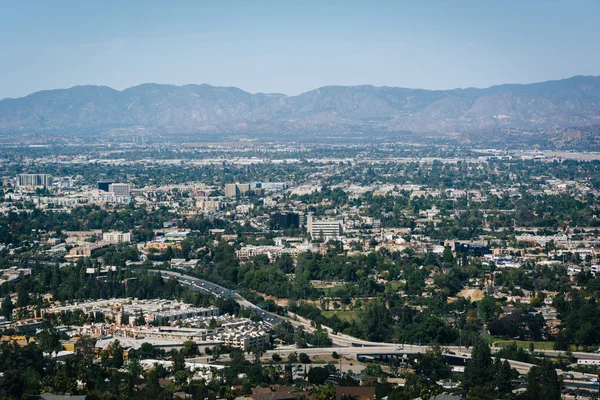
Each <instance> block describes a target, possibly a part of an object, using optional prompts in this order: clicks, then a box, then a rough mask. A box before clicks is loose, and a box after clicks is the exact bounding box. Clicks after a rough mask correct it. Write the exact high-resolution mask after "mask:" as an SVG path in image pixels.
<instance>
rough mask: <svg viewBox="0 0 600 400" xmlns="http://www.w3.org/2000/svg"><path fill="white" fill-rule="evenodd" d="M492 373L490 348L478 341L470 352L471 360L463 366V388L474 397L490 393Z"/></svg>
mask: <svg viewBox="0 0 600 400" xmlns="http://www.w3.org/2000/svg"><path fill="white" fill-rule="evenodd" d="M494 373H495V371H494V364H493V361H492V353H491V351H490V346H489V344H488V343H487V342H486V341H484V340H483V339H479V340H477V342H476V343H475V346H474V347H473V351H472V352H471V360H470V361H468V362H467V365H466V366H465V373H464V376H463V386H464V387H465V389H467V390H469V391H470V393H472V394H475V397H477V394H484V393H491V392H492V391H493V390H494V386H495V385H494V383H495V382H494Z"/></svg>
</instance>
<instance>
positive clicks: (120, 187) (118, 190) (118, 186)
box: [108, 183, 131, 196]
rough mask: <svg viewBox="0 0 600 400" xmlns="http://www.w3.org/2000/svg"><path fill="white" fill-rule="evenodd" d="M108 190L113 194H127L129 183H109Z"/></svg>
mask: <svg viewBox="0 0 600 400" xmlns="http://www.w3.org/2000/svg"><path fill="white" fill-rule="evenodd" d="M108 191H109V192H112V193H113V194H114V195H115V196H129V193H130V192H131V185H129V184H127V183H111V184H110V185H109V186H108Z"/></svg>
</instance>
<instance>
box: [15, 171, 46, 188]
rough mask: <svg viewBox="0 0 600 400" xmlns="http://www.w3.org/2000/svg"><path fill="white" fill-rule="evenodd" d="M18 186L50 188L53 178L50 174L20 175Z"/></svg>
mask: <svg viewBox="0 0 600 400" xmlns="http://www.w3.org/2000/svg"><path fill="white" fill-rule="evenodd" d="M17 185H18V186H20V187H45V188H47V187H50V186H52V176H51V175H48V174H19V175H17Z"/></svg>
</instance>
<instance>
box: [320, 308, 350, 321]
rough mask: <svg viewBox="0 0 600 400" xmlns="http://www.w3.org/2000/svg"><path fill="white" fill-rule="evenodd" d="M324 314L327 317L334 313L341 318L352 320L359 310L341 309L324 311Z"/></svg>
mask: <svg viewBox="0 0 600 400" xmlns="http://www.w3.org/2000/svg"><path fill="white" fill-rule="evenodd" d="M323 315H324V316H326V317H331V316H333V315H337V316H338V318H339V319H342V320H346V321H351V320H353V319H355V318H356V317H357V315H358V311H343V310H341V311H337V310H332V311H323Z"/></svg>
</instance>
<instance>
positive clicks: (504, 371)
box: [494, 357, 513, 394]
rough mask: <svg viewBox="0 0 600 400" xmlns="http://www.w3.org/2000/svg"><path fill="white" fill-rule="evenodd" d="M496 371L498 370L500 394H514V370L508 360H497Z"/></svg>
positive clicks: (498, 389) (497, 388)
mask: <svg viewBox="0 0 600 400" xmlns="http://www.w3.org/2000/svg"><path fill="white" fill-rule="evenodd" d="M494 369H495V370H496V390H497V391H498V392H499V393H503V394H509V393H511V392H512V390H513V388H512V379H513V370H512V368H511V367H510V364H509V362H508V361H507V360H504V362H502V360H500V358H499V357H497V358H496V360H495V362H494Z"/></svg>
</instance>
